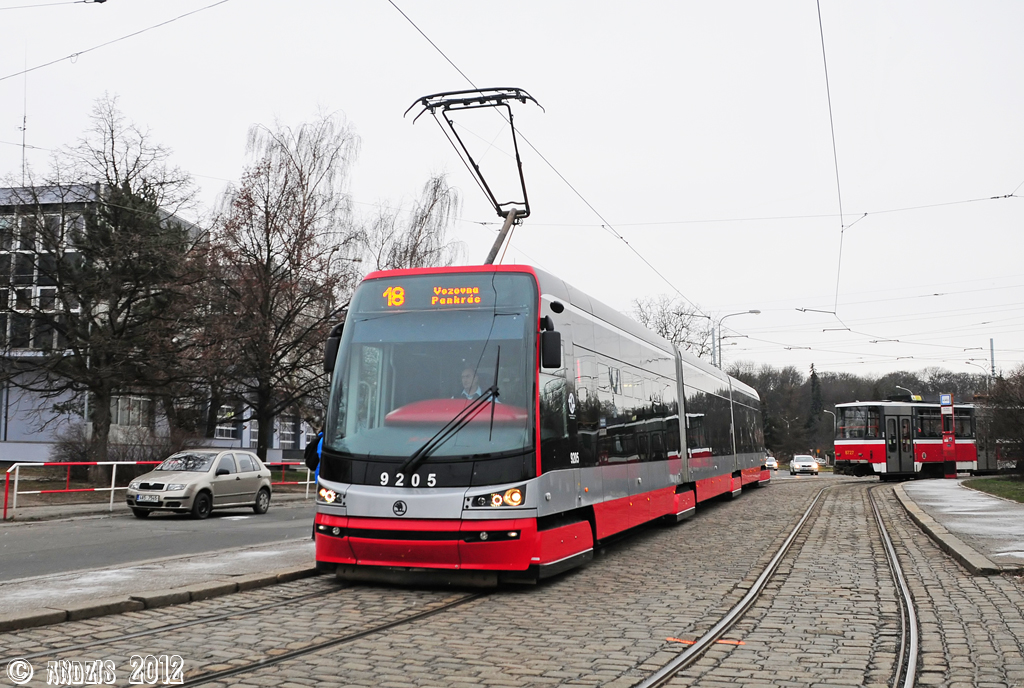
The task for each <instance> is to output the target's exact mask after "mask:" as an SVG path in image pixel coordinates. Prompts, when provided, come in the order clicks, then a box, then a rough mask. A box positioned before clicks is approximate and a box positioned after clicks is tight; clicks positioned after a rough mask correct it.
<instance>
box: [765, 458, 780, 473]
mask: <svg viewBox="0 0 1024 688" xmlns="http://www.w3.org/2000/svg"><path fill="white" fill-rule="evenodd" d="M764 467H765V468H767V469H769V470H772V471H777V470H779V462H778V461H776V460H775V457H774V456H769V457H768V458H766V459H765V460H764Z"/></svg>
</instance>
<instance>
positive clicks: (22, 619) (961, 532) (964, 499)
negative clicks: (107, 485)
mask: <svg viewBox="0 0 1024 688" xmlns="http://www.w3.org/2000/svg"><path fill="white" fill-rule="evenodd" d="M962 483H963V479H957V480H921V481H911V482H906V483H902V484H900V485H897V486H896V488H895V493H896V497H897V499H898V500H899V501H900V503H901V504H902V505H903V507H904V508H905V509H906V511H907V513H908V514H909V515H910V517H911V519H913V520H914V522H916V523H917V524H918V526H919V527H920V528H921V529H922V530H923V531H924V532H925V533H927V534H928V535H929V537H931V538H932V539H933V540H935V542H936V543H938V545H939V546H940V547H941V548H942V549H943V550H945V551H946V552H948V553H949V554H950V556H952V557H953V558H954V559H956V560H957V561H959V562H960V563H961V564H962V565H963V566H964V567H965V568H966V569H968V570H969V571H970V572H971V573H973V574H975V575H995V574H1000V573H1004V572H1024V504H1019V503H1017V502H1011V501H1008V500H1004V499H1000V498H998V497H993V496H991V495H987V494H984V493H981V492H977V491H975V490H971V489H969V488H967V487H965V486H964V485H963V484H962ZM281 497H285V496H284V495H281V496H279V498H278V499H279V501H285V500H286V499H287V498H288V497H292V498H293V499H295V500H297V499H301V496H299V495H294V496H292V495H288V496H287V497H286V498H285V500H282V499H281ZM108 515H109V514H108V506H107V505H106V504H81V505H62V506H53V507H42V506H39V507H23V508H19V509H18V512H17V519H18V521H39V520H62V519H69V520H74V519H80V518H102V517H105V516H108ZM8 523H10V522H8ZM5 526H6V524H0V527H5ZM15 527H16V526H15ZM314 557H315V554H314V547H313V543H312V541H308V542H307V541H303V542H294V541H291V542H282V543H273V544H269V545H261V546H255V547H246V548H238V549H233V550H228V551H221V552H216V553H212V554H202V555H195V556H188V557H173V558H170V557H169V558H165V559H156V560H149V561H143V562H136V563H133V564H131V565H127V566H117V567H110V568H103V569H93V570H90V571H79V572H76V573H73V574H55V575H52V576H39V577H33V578H27V579H21V580H9V581H0V632H4V631H12V630H16V629H20V628H29V627H33V626H42V625H48V624H52V623H59V622H61V621H71V620H77V619H84V618H90V617H95V616H103V615H106V614H116V613H121V612H125V611H133V610H138V609H145V608H152V607H161V606H166V605H170V604H180V603H183V602H188V601H191V600H199V599H207V598H210V597H215V596H219V595H225V594H230V593H233V592H238V591H241V590H249V589H252V588H256V587H263V586H267V585H273V584H275V583H278V582H283V581H288V580H295V579H297V578H302V577H306V576H314V575H317V571H316V569H315V567H314ZM171 581H173V585H171V586H169V585H168V582H171Z"/></svg>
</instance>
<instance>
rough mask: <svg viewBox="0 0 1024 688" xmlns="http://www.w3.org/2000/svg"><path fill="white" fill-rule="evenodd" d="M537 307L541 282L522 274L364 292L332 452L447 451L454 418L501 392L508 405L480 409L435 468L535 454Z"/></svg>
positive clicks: (444, 278) (332, 414) (342, 375)
mask: <svg viewBox="0 0 1024 688" xmlns="http://www.w3.org/2000/svg"><path fill="white" fill-rule="evenodd" d="M536 303H537V292H536V286H535V283H534V281H533V279H532V277H531V276H530V275H524V274H518V273H456V274H437V275H421V276H414V277H399V278H395V279H376V280H372V281H370V282H365V283H363V284H362V285H361V286H360V287H359V289H358V290H357V292H356V295H355V297H354V298H353V301H352V306H351V307H350V309H349V315H348V318H347V319H346V323H345V329H344V333H343V336H342V343H341V347H340V351H339V353H338V360H337V361H336V365H335V369H334V378H333V382H332V389H331V398H330V403H329V407H328V415H327V427H326V432H325V435H324V446H325V448H327V449H329V450H333V451H335V452H338V453H341V454H342V455H343V456H351V457H358V458H370V457H373V458H378V459H394V460H403V459H407V458H409V457H410V456H412V455H413V454H414V453H415V452H416V451H417V450H418V449H420V448H421V447H423V446H424V445H425V443H427V442H428V441H431V440H432V439H433V440H434V442H432V444H436V443H437V440H438V437H437V433H439V432H440V431H441V430H442V428H444V427H445V425H446V424H447V423H449V421H451V420H452V419H453V418H455V417H456V416H458V415H459V414H460V412H461V411H464V410H465V409H466V407H467V406H468V405H470V404H471V403H473V401H475V400H477V399H479V397H480V396H488V392H489V390H491V388H492V386H495V385H496V387H497V402H496V403H492V402H490V401H485V402H482V403H477V404H476V405H475V408H476V409H478V411H477V412H476V413H475V414H473V415H471V417H470V418H468V419H467V422H460V423H457V424H456V425H455V426H454V427H455V432H454V433H453V434H451V436H450V437H448V438H447V439H445V440H444V441H443V442H442V443H440V444H439V446H436V447H435V448H433V449H432V450H431V452H430V455H431V458H430V459H428V460H434V459H436V458H441V457H465V458H467V459H468V458H473V459H477V460H479V459H482V458H489V457H497V456H507V455H509V454H511V453H521V452H524V451H528V450H529V449H530V448H531V447H532V446H533V433H532V432H531V431H530V428H531V427H532V415H533V414H532V409H533V406H534V404H533V403H531V402H530V399H532V398H533V387H534V378H535V375H534V373H533V371H534V354H533V352H534V348H535V339H534V337H535V336H536V335H535V331H536V329H537V326H536V322H537V318H536ZM450 431H451V428H450V429H449V432H450ZM445 434H447V433H443V434H442V435H441V437H444V435H445Z"/></svg>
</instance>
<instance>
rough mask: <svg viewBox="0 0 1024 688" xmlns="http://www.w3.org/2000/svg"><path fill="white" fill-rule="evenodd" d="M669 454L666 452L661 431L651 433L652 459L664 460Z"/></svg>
mask: <svg viewBox="0 0 1024 688" xmlns="http://www.w3.org/2000/svg"><path fill="white" fill-rule="evenodd" d="M667 458H668V456H667V455H666V454H665V441H664V439H663V437H662V434H661V433H660V432H652V433H651V461H664V460H665V459H667Z"/></svg>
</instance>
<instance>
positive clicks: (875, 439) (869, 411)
mask: <svg viewBox="0 0 1024 688" xmlns="http://www.w3.org/2000/svg"><path fill="white" fill-rule="evenodd" d="M953 426H954V429H955V443H954V446H955V455H956V469H957V470H958V471H971V472H977V471H979V470H986V469H987V464H986V461H987V458H986V457H985V456H983V457H982V464H985V465H981V466H979V461H978V459H979V453H978V446H977V441H976V434H975V409H974V406H973V405H972V404H955V405H954V406H953ZM835 456H836V467H835V471H836V473H839V474H844V475H862V476H863V475H878V476H880V477H881V479H883V480H886V479H889V478H907V477H936V478H941V477H942V476H943V474H944V461H945V456H944V454H943V446H942V410H941V407H940V406H939V404H937V403H930V402H922V401H915V400H912V399H911V398H909V397H907V398H905V399H893V400H890V401H866V402H860V401H858V402H853V403H848V404H836V437H835Z"/></svg>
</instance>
